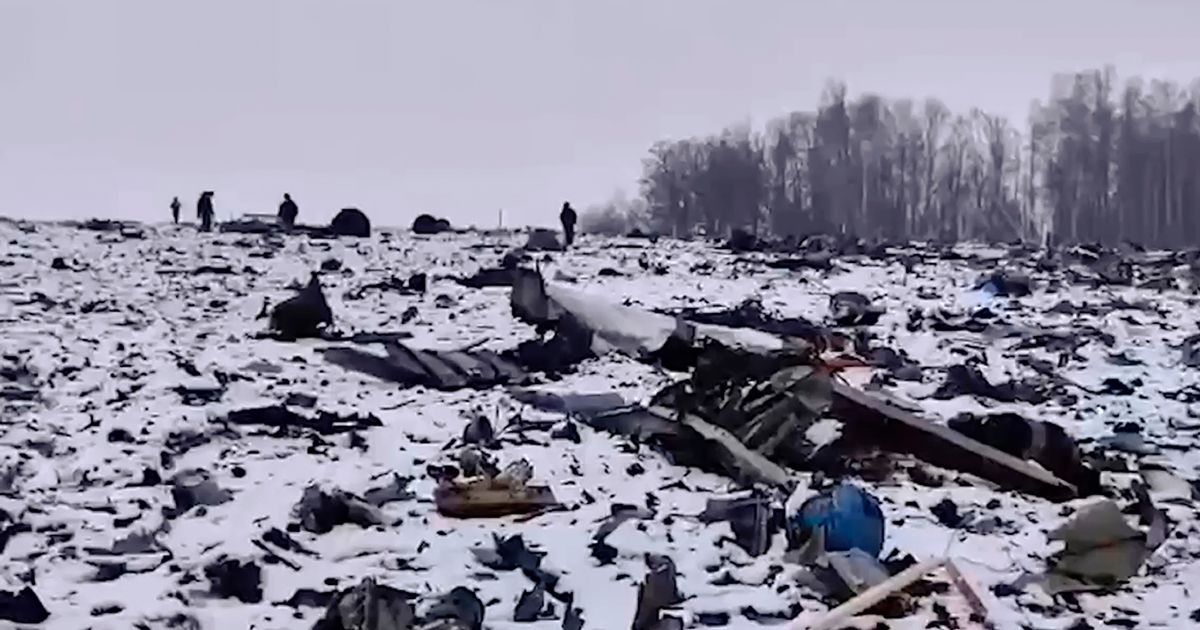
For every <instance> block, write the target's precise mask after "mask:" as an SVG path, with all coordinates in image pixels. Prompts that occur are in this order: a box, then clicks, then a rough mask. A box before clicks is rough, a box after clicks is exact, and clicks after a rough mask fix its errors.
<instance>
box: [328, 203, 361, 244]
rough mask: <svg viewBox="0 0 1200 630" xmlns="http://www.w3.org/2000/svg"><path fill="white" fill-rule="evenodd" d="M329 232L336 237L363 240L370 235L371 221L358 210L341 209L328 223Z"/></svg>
mask: <svg viewBox="0 0 1200 630" xmlns="http://www.w3.org/2000/svg"><path fill="white" fill-rule="evenodd" d="M329 231H330V232H333V233H334V234H337V235H338V236H359V237H363V238H365V237H368V236H370V235H371V220H370V219H368V218H367V215H365V214H363V211H362V210H359V209H358V208H342V209H341V210H340V211H339V212H338V213H337V215H336V216H334V217H333V221H330V222H329Z"/></svg>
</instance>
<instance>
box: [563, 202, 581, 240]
mask: <svg viewBox="0 0 1200 630" xmlns="http://www.w3.org/2000/svg"><path fill="white" fill-rule="evenodd" d="M578 219H579V217H578V216H576V215H575V209H574V208H572V207H571V204H570V203H569V202H564V203H563V207H562V212H560V213H558V220H559V221H562V228H563V239H564V240H565V241H566V243H565V245H566V246H567V247H570V246H571V244H572V243H574V242H575V221H576V220H578Z"/></svg>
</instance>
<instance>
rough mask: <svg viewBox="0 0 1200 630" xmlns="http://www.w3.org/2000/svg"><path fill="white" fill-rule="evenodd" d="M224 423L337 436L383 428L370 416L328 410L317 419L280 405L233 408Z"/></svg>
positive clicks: (317, 416) (318, 414) (318, 415)
mask: <svg viewBox="0 0 1200 630" xmlns="http://www.w3.org/2000/svg"><path fill="white" fill-rule="evenodd" d="M225 420H226V421H227V422H229V423H230V424H241V425H252V424H257V425H263V426H268V427H278V428H279V429H287V428H296V429H309V430H312V431H316V432H317V433H320V434H322V435H336V434H339V433H346V432H347V431H356V430H361V429H367V428H370V427H381V426H383V422H382V421H380V420H379V418H377V417H375V416H374V415H371V414H366V415H360V414H357V413H355V414H353V415H345V416H343V415H340V414H336V413H333V412H331V411H320V412H317V415H316V417H308V416H305V415H302V414H300V413H297V412H295V411H292V410H291V409H288V408H287V407H284V406H283V405H270V406H267V407H252V408H250V409H235V410H234V411H231V412H229V415H228V416H226V417H225Z"/></svg>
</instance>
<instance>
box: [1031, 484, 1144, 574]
mask: <svg viewBox="0 0 1200 630" xmlns="http://www.w3.org/2000/svg"><path fill="white" fill-rule="evenodd" d="M1160 517H1161V515H1160ZM1159 527H1163V524H1161V523H1160V524H1159ZM1159 536H1160V538H1159V540H1158V541H1156V542H1153V543H1152V544H1148V543H1149V541H1148V540H1147V536H1146V534H1143V533H1142V532H1139V531H1138V530H1136V529H1134V528H1132V527H1130V526H1129V524H1128V523H1127V522H1126V521H1125V517H1124V516H1123V515H1122V514H1121V508H1120V507H1118V506H1117V504H1116V503H1113V502H1112V501H1111V500H1109V499H1101V500H1099V501H1096V502H1094V503H1090V504H1088V505H1086V506H1084V507H1082V508H1080V509H1079V511H1078V512H1077V513H1076V514H1075V516H1074V517H1072V518H1071V520H1070V521H1068V522H1067V523H1066V524H1064V525H1062V526H1061V527H1059V528H1057V529H1055V530H1053V531H1051V532H1050V534H1049V538H1050V540H1061V541H1063V542H1065V543H1066V549H1064V550H1063V552H1062V554H1061V555H1060V556H1058V557H1057V558H1056V559H1055V560H1054V561H1053V565H1052V566H1051V567H1050V570H1049V571H1048V572H1047V574H1046V576H1045V582H1044V587H1045V588H1046V590H1047V591H1048V592H1049V593H1051V594H1056V593H1067V592H1075V591H1097V590H1105V589H1111V588H1114V587H1116V586H1117V585H1119V584H1121V583H1123V582H1125V581H1126V580H1128V579H1129V578H1130V577H1133V576H1134V575H1135V574H1137V572H1138V570H1139V569H1140V568H1141V566H1142V563H1143V562H1145V561H1146V558H1147V557H1149V555H1150V554H1151V553H1153V551H1154V548H1155V547H1156V546H1157V545H1158V544H1159V543H1161V542H1162V540H1161V537H1162V536H1165V533H1160V534H1159Z"/></svg>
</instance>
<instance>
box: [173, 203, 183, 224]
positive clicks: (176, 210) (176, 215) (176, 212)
mask: <svg viewBox="0 0 1200 630" xmlns="http://www.w3.org/2000/svg"><path fill="white" fill-rule="evenodd" d="M182 207H183V204H181V203H179V197H176V198H174V199H172V200H171V220H172V221H174V222H175V225H179V209H180V208H182Z"/></svg>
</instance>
